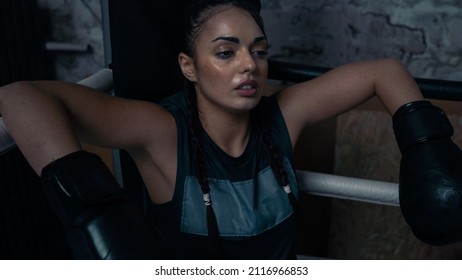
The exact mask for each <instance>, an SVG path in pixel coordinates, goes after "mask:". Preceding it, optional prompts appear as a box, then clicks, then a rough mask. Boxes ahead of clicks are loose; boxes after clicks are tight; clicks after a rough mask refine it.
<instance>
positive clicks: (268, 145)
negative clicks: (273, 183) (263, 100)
mask: <svg viewBox="0 0 462 280" xmlns="http://www.w3.org/2000/svg"><path fill="white" fill-rule="evenodd" d="M259 107H261V106H259ZM254 111H255V113H254V119H255V120H256V123H257V127H258V129H259V130H260V132H261V135H262V144H263V149H264V151H265V152H266V155H267V158H268V161H269V164H270V166H271V169H272V170H273V173H274V175H275V177H276V179H277V180H278V182H279V184H280V185H281V187H282V188H283V189H284V191H285V192H286V193H287V195H288V197H289V201H290V204H291V205H292V208H293V209H294V213H295V214H296V215H298V213H299V212H300V209H299V204H298V200H297V198H296V197H295V195H294V193H293V192H292V190H291V189H290V186H289V176H288V174H287V171H286V169H285V168H284V164H283V156H282V154H281V151H280V150H279V148H278V146H276V145H275V144H274V143H273V140H272V139H271V136H270V133H269V131H268V125H267V123H266V121H265V120H267V119H268V118H267V117H266V112H265V111H264V110H263V109H261V108H258V107H257V108H256V109H255V110H254Z"/></svg>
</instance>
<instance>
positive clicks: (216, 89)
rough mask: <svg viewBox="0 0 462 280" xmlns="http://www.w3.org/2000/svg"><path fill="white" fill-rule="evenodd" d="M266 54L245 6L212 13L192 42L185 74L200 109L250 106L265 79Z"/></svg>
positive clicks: (246, 108) (260, 34)
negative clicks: (193, 83) (187, 72)
mask: <svg viewBox="0 0 462 280" xmlns="http://www.w3.org/2000/svg"><path fill="white" fill-rule="evenodd" d="M266 56H267V41H266V38H265V36H264V34H263V32H262V31H261V30H260V28H259V27H258V25H257V24H256V23H255V21H254V19H253V18H252V17H251V16H250V15H249V14H248V13H247V12H246V11H245V10H242V9H239V8H235V7H229V8H225V9H224V10H223V11H220V12H218V13H216V14H214V15H213V16H212V17H211V18H210V19H209V20H208V21H207V22H206V23H205V24H204V26H203V29H202V31H201V33H200V34H199V36H198V37H197V39H196V41H195V42H194V58H190V59H191V62H190V65H189V67H190V68H189V70H190V72H189V74H185V75H186V77H187V78H188V79H189V80H191V81H193V82H195V87H196V92H197V100H198V106H199V109H200V110H201V112H202V113H207V112H210V111H213V110H220V111H223V110H224V111H225V112H231V113H242V112H248V111H249V110H250V109H252V108H254V107H255V106H256V105H257V104H258V102H259V101H260V98H261V96H262V93H263V91H264V86H265V83H266V79H267V74H268V63H267V59H266ZM180 57H181V55H180ZM180 64H181V58H180ZM183 72H185V71H183Z"/></svg>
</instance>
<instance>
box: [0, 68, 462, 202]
mask: <svg viewBox="0 0 462 280" xmlns="http://www.w3.org/2000/svg"><path fill="white" fill-rule="evenodd" d="M271 65H272V66H271ZM270 69H276V70H272V71H270V73H269V78H270V79H277V80H284V81H291V82H297V81H300V80H307V79H312V78H314V77H317V76H319V75H321V74H322V73H324V72H326V71H328V70H329V69H328V68H320V67H310V66H304V65H298V64H292V63H285V62H275V61H270ZM416 81H417V83H418V84H419V86H420V87H421V89H422V91H423V93H424V95H425V96H426V97H428V98H436V99H445V100H456V101H462V94H461V90H460V89H462V82H454V81H439V80H428V79H416ZM77 83H78V84H81V85H85V86H89V87H92V88H95V89H98V90H101V91H104V92H108V93H109V92H111V91H112V89H113V87H112V85H113V83H112V70H110V69H103V70H101V71H99V72H97V73H95V74H93V75H91V76H89V77H88V78H85V79H83V80H81V81H79V82H77ZM14 146H15V143H14V141H13V139H12V138H11V137H10V135H9V134H8V130H7V128H6V126H5V124H4V123H3V119H2V118H1V117H0V154H2V153H4V152H6V151H8V150H9V149H11V148H13V147H14ZM297 179H298V181H299V185H300V186H299V187H300V191H301V192H303V193H307V194H312V195H317V196H325V197H332V198H339V199H348V200H356V201H362V202H367V203H373V204H382V205H391V206H399V194H398V193H399V192H398V184H397V183H390V182H383V181H376V180H368V179H359V178H351V177H346V176H338V175H332V174H323V173H317V172H311V171H305V170H297Z"/></svg>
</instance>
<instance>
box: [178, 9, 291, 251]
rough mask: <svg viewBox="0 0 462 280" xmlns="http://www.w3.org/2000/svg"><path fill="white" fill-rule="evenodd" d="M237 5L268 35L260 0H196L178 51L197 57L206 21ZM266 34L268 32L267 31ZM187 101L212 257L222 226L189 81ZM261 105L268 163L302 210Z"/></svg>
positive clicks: (257, 115)
mask: <svg viewBox="0 0 462 280" xmlns="http://www.w3.org/2000/svg"><path fill="white" fill-rule="evenodd" d="M230 6H231V7H237V8H241V9H244V10H245V11H247V12H248V13H249V14H250V15H251V16H252V18H253V19H254V20H255V22H256V23H257V25H258V26H259V28H260V29H261V31H262V32H263V33H264V34H265V29H264V25H263V19H262V18H261V16H260V8H261V6H260V1H259V0H196V1H192V3H191V4H190V6H189V8H188V9H186V14H184V15H183V16H182V23H181V26H180V32H179V33H178V35H179V37H178V38H177V42H176V43H177V47H178V52H183V53H185V54H187V55H188V56H190V57H194V42H195V40H196V38H197V37H198V36H199V35H200V33H201V30H202V28H203V26H204V24H205V23H206V22H207V21H208V19H210V18H211V17H213V16H214V15H215V14H217V13H218V12H220V11H221V9H219V8H220V7H221V8H226V7H230ZM265 35H266V34H265ZM186 102H187V104H188V112H187V115H188V122H189V133H190V136H191V140H192V153H193V154H192V157H193V159H194V160H195V163H196V173H197V174H196V176H197V178H198V181H199V184H200V187H201V190H202V193H203V198H204V204H205V207H206V215H207V229H208V239H209V256H210V258H219V257H220V237H219V229H218V224H217V220H216V216H215V213H214V211H213V207H212V198H211V196H210V184H209V181H208V176H207V166H206V158H205V153H204V148H203V144H202V143H201V141H200V137H199V135H200V131H201V130H200V128H201V121H200V112H199V109H198V106H197V96H196V90H195V85H194V83H193V82H190V81H189V80H186ZM259 107H261V106H257V108H255V109H254V110H252V112H251V119H252V120H253V121H255V123H256V127H257V129H258V130H259V133H258V135H262V139H261V142H262V144H263V148H264V151H265V152H266V155H267V158H268V162H269V164H270V166H271V168H272V171H273V173H274V175H275V176H276V179H277V180H278V182H279V184H280V185H281V187H283V189H284V191H285V192H286V193H287V194H288V196H289V199H290V202H291V204H292V207H293V208H294V212H298V203H297V200H296V198H295V196H294V194H293V193H292V191H291V189H290V187H289V179H288V173H287V171H286V170H285V168H284V165H283V156H282V153H281V152H280V150H279V148H278V146H277V145H275V144H274V143H273V141H272V139H271V137H270V134H269V132H268V129H267V127H269V125H268V124H266V121H265V120H267V119H268V118H266V117H265V114H266V112H264V110H261V109H258V108H259Z"/></svg>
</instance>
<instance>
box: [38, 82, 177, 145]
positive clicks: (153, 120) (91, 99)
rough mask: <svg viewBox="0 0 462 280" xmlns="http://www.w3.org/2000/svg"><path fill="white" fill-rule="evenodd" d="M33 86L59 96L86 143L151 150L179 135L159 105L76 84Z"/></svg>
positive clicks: (43, 83) (50, 83) (169, 117)
mask: <svg viewBox="0 0 462 280" xmlns="http://www.w3.org/2000/svg"><path fill="white" fill-rule="evenodd" d="M31 85H32V86H34V87H37V88H39V89H40V90H42V91H43V92H48V93H50V94H52V95H54V96H56V97H57V98H58V99H59V100H60V101H61V102H62V103H63V104H64V105H65V107H66V108H67V110H68V111H69V113H70V116H71V120H72V123H73V125H74V128H75V131H76V133H77V135H78V136H79V138H80V139H81V140H82V141H84V142H87V143H90V144H94V145H98V146H103V147H110V148H121V149H133V148H148V146H155V143H154V142H166V141H167V142H168V141H170V142H172V140H173V139H168V138H169V137H175V135H176V134H175V133H176V128H175V122H174V119H173V117H172V115H171V114H170V113H169V112H167V111H166V110H165V109H163V108H161V107H160V106H158V105H157V104H154V103H151V102H146V101H139V100H132V99H124V98H119V97H114V96H111V95H108V94H106V93H102V92H99V91H96V90H93V89H91V88H88V87H85V86H81V85H76V84H69V83H62V82H32V84H31ZM164 138H166V139H164Z"/></svg>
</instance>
